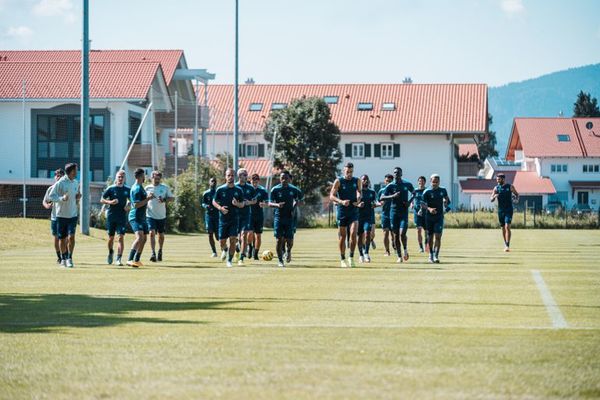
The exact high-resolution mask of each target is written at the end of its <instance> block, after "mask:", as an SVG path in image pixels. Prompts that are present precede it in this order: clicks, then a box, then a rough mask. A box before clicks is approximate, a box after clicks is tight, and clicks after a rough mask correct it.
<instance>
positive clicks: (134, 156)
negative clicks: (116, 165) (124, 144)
mask: <svg viewBox="0 0 600 400" xmlns="http://www.w3.org/2000/svg"><path fill="white" fill-rule="evenodd" d="M164 157H165V148H164V146H161V145H157V146H156V161H155V165H156V163H157V162H159V161H160V160H162V159H163V158H164ZM128 164H129V166H131V167H151V166H152V145H151V144H146V143H144V144H135V145H133V148H132V149H131V153H130V154H129V159H128Z"/></svg>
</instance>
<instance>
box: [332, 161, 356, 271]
mask: <svg viewBox="0 0 600 400" xmlns="http://www.w3.org/2000/svg"><path fill="white" fill-rule="evenodd" d="M353 172H354V164H352V163H351V162H349V163H346V165H345V166H344V175H342V176H340V177H338V178H336V180H335V181H334V182H333V187H332V188H331V192H330V193H329V200H331V201H332V202H334V203H335V204H337V225H338V246H339V249H340V258H341V262H340V264H341V266H342V268H345V267H351V268H352V267H354V266H355V264H354V250H355V249H356V235H357V231H358V208H357V206H358V204H359V203H360V195H361V192H362V183H361V181H360V180H359V179H358V178H356V177H354V176H352V173H353ZM347 235H349V236H350V257H349V258H348V262H347V263H346V236H347Z"/></svg>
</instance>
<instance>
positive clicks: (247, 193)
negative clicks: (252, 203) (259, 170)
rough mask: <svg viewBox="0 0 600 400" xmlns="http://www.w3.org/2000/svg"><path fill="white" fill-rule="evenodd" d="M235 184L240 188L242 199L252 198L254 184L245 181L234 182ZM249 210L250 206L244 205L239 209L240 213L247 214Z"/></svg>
mask: <svg viewBox="0 0 600 400" xmlns="http://www.w3.org/2000/svg"><path fill="white" fill-rule="evenodd" d="M235 186H237V187H238V188H240V190H241V191H242V193H243V195H244V200H252V199H253V198H254V186H252V184H250V183H248V182H246V183H245V184H243V185H240V184H239V183H236V184H235ZM249 212H250V207H244V208H241V209H240V215H248V213H249Z"/></svg>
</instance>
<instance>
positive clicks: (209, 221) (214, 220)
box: [204, 213, 219, 233]
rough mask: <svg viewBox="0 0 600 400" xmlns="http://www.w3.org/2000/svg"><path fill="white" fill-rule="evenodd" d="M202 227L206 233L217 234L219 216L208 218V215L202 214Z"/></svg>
mask: <svg viewBox="0 0 600 400" xmlns="http://www.w3.org/2000/svg"><path fill="white" fill-rule="evenodd" d="M204 227H205V228H206V232H207V233H218V232H219V216H218V215H217V216H210V215H209V214H208V213H207V214H204Z"/></svg>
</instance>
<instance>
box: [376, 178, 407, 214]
mask: <svg viewBox="0 0 600 400" xmlns="http://www.w3.org/2000/svg"><path fill="white" fill-rule="evenodd" d="M414 191H415V188H414V186H413V185H412V183H410V182H407V181H404V180H403V181H401V182H396V181H394V182H392V183H390V184H389V185H387V186H386V187H385V191H384V192H383V194H384V195H385V196H389V195H393V194H396V193H398V192H400V195H399V196H398V197H396V198H393V199H387V200H384V201H386V202H387V201H389V202H390V203H392V205H391V211H390V212H391V213H392V214H403V213H407V212H408V201H409V200H410V197H409V195H410V194H412V193H413V192H414Z"/></svg>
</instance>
